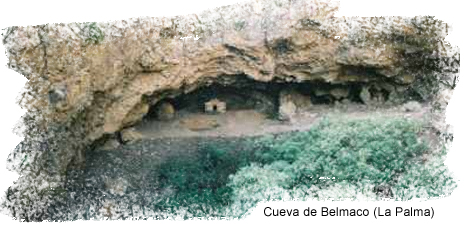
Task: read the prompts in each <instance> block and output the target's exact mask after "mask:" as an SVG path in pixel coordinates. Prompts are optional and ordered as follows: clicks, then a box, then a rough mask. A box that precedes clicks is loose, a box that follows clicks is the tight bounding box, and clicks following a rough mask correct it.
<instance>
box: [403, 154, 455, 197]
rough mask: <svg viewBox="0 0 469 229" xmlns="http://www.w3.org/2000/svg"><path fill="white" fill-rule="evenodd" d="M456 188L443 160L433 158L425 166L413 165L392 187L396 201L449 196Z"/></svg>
mask: <svg viewBox="0 0 469 229" xmlns="http://www.w3.org/2000/svg"><path fill="white" fill-rule="evenodd" d="M456 187H457V185H456V182H455V180H454V179H453V178H452V177H451V174H450V172H449V171H448V168H447V167H446V166H444V163H443V159H442V158H441V157H439V158H433V159H432V160H430V161H428V162H427V163H426V164H425V165H422V164H414V165H412V168H411V169H409V171H408V172H406V173H405V174H403V175H402V176H401V177H400V178H399V181H398V182H397V184H396V185H395V187H394V193H396V199H398V200H403V201H407V200H411V199H414V198H425V199H427V198H438V197H441V196H445V195H448V194H450V193H451V192H452V191H453V190H454V189H455V188H456Z"/></svg>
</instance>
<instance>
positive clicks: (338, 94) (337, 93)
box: [329, 87, 350, 100]
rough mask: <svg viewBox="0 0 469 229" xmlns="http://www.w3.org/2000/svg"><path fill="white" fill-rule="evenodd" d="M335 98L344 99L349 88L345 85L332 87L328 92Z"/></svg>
mask: <svg viewBox="0 0 469 229" xmlns="http://www.w3.org/2000/svg"><path fill="white" fill-rule="evenodd" d="M329 93H330V94H331V95H332V96H333V97H334V98H335V99H336V100H340V99H344V98H347V97H348V95H349V93H350V89H349V88H347V87H339V88H334V89H332V90H331V91H330V92H329Z"/></svg>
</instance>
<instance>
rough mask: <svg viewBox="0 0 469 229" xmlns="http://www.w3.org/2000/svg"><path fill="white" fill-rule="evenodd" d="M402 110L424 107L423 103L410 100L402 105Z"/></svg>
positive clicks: (412, 110) (410, 110)
mask: <svg viewBox="0 0 469 229" xmlns="http://www.w3.org/2000/svg"><path fill="white" fill-rule="evenodd" d="M401 109H402V111H404V112H415V111H419V110H421V109H422V105H421V104H420V103H418V102H416V101H409V102H407V103H405V104H403V105H402V107H401Z"/></svg>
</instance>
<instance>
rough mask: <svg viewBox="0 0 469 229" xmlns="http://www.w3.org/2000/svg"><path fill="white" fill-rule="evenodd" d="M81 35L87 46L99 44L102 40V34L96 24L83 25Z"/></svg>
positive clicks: (87, 23)
mask: <svg viewBox="0 0 469 229" xmlns="http://www.w3.org/2000/svg"><path fill="white" fill-rule="evenodd" d="M83 25H84V27H83V30H82V31H83V33H84V36H85V42H86V43H87V44H99V43H101V42H102V41H103V40H104V32H103V31H102V30H101V29H100V28H99V26H98V24H97V23H96V22H86V23H83Z"/></svg>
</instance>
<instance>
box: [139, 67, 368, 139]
mask: <svg viewBox="0 0 469 229" xmlns="http://www.w3.org/2000/svg"><path fill="white" fill-rule="evenodd" d="M363 86H364V85H363V84H360V83H347V84H333V83H328V82H318V81H314V82H313V81H304V82H277V81H275V80H274V81H269V82H260V81H255V80H253V79H250V78H249V77H246V76H229V77H221V76H220V77H218V78H217V81H215V82H203V83H201V86H199V87H198V88H195V89H190V90H189V91H187V90H188V88H180V89H179V90H172V91H165V92H159V93H158V94H155V95H153V98H152V97H149V98H148V99H149V100H148V101H149V103H150V108H149V111H148V113H147V114H146V115H145V116H144V117H143V120H142V122H140V123H139V124H137V125H136V127H137V130H138V131H140V132H141V133H143V135H145V136H150V137H151V138H161V137H162V136H165V137H184V136H189V137H192V136H201V137H206V136H213V137H217V136H254V135H261V134H267V133H278V132H285V131H297V130H303V129H307V128H308V126H310V125H311V124H312V123H313V122H314V117H316V115H318V114H322V113H323V112H328V111H332V110H334V109H330V108H332V107H334V106H336V105H337V103H339V104H342V103H343V104H350V103H355V104H363V102H362V101H361V96H360V93H361V90H362V88H363ZM184 90H186V93H183V92H184ZM372 92H373V91H372ZM151 101H156V102H153V103H152V102H151ZM352 107H357V106H355V105H353V106H352ZM353 109H355V108H353Z"/></svg>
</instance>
